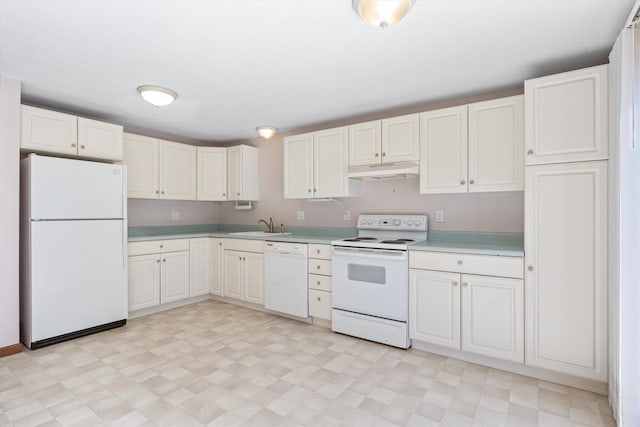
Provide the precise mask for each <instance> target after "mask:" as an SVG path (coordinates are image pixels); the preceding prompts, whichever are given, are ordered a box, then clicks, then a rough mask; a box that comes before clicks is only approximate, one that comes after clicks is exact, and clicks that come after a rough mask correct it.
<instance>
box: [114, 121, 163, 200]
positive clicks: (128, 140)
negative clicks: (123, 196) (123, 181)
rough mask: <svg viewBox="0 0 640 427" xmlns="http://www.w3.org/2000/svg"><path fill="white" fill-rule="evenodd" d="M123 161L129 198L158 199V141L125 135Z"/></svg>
mask: <svg viewBox="0 0 640 427" xmlns="http://www.w3.org/2000/svg"><path fill="white" fill-rule="evenodd" d="M123 139H124V141H123V148H124V150H123V160H124V164H125V165H127V197H131V198H137V199H157V198H158V195H159V193H160V188H159V182H158V179H159V174H158V164H159V158H160V157H159V156H160V154H159V153H160V152H159V149H158V140H157V139H154V138H148V137H146V136H140V135H133V134H130V133H125V134H124V136H123Z"/></svg>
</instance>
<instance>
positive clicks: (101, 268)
mask: <svg viewBox="0 0 640 427" xmlns="http://www.w3.org/2000/svg"><path fill="white" fill-rule="evenodd" d="M123 242H124V243H123ZM125 244H126V221H122V220H100V221H38V222H32V223H31V283H30V294H31V316H30V319H27V324H26V325H23V327H25V326H26V327H30V329H31V341H32V342H33V341H40V340H42V339H46V338H51V337H55V336H58V335H62V334H66V333H69V332H76V331H79V330H82V329H86V328H91V327H94V326H100V325H104V324H106V323H110V322H115V321H118V320H122V319H126V318H127V268H126V265H127V260H126V253H125ZM29 323H30V325H29Z"/></svg>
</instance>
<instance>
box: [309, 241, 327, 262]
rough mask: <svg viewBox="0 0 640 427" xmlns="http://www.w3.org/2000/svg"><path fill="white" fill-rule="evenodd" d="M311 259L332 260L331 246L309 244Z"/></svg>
mask: <svg viewBox="0 0 640 427" xmlns="http://www.w3.org/2000/svg"><path fill="white" fill-rule="evenodd" d="M309 258H320V259H331V245H318V244H313V243H311V244H309Z"/></svg>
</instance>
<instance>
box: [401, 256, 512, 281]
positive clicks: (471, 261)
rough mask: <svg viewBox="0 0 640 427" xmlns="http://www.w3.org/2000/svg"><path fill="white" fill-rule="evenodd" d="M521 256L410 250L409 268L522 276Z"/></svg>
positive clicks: (484, 274) (485, 274)
mask: <svg viewBox="0 0 640 427" xmlns="http://www.w3.org/2000/svg"><path fill="white" fill-rule="evenodd" d="M523 267H524V264H523V260H522V258H521V257H504V256H494V255H470V254H459V253H446V252H428V251H410V252H409V268H419V269H423V270H438V271H452V272H458V273H471V274H480V275H483V276H498V277H514V278H518V279H521V278H522V277H523V274H524V271H523Z"/></svg>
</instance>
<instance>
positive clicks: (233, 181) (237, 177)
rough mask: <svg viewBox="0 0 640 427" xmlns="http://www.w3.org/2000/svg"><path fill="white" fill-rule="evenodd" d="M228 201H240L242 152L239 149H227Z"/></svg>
mask: <svg viewBox="0 0 640 427" xmlns="http://www.w3.org/2000/svg"><path fill="white" fill-rule="evenodd" d="M227 177H228V181H227V188H228V190H229V194H228V196H227V199H228V200H242V199H241V193H242V151H241V149H240V147H229V148H228V149H227Z"/></svg>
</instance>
